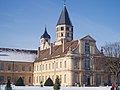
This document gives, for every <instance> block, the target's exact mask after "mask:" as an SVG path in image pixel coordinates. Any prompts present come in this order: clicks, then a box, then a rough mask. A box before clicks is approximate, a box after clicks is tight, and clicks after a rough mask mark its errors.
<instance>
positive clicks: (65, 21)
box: [57, 3, 72, 26]
mask: <svg viewBox="0 0 120 90" xmlns="http://www.w3.org/2000/svg"><path fill="white" fill-rule="evenodd" d="M57 25H70V26H72V23H71V21H70V18H69V14H68V11H67V8H66V5H65V3H64V8H63V10H62V12H61V15H60V18H59V20H58V23H57Z"/></svg>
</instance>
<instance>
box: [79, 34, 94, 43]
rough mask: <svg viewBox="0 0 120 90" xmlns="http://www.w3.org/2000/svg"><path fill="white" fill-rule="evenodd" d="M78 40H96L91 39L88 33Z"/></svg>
mask: <svg viewBox="0 0 120 90" xmlns="http://www.w3.org/2000/svg"><path fill="white" fill-rule="evenodd" d="M80 40H89V41H93V42H96V40H95V39H93V38H92V37H91V36H90V35H87V36H85V37H83V38H81V39H80Z"/></svg>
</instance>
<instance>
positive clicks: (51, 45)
mask: <svg viewBox="0 0 120 90" xmlns="http://www.w3.org/2000/svg"><path fill="white" fill-rule="evenodd" d="M52 48H53V44H52V43H50V55H51V54H52Z"/></svg>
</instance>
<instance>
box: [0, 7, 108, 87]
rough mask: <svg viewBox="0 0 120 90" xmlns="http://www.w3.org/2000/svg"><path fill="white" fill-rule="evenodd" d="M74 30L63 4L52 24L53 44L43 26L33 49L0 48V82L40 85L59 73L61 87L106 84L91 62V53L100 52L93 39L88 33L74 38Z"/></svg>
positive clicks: (92, 60)
mask: <svg viewBox="0 0 120 90" xmlns="http://www.w3.org/2000/svg"><path fill="white" fill-rule="evenodd" d="M74 32H75V31H74V28H73V25H72V22H71V20H70V17H69V13H68V11H67V8H66V6H64V7H63V10H62V12H61V14H60V17H59V20H58V23H57V24H56V41H55V43H54V44H53V43H51V36H50V35H49V34H48V33H47V28H46V27H45V32H44V34H43V35H42V36H41V37H40V47H39V48H38V50H37V51H33V50H19V49H4V48H0V55H1V56H0V81H1V82H0V83H6V81H7V79H11V82H12V83H13V84H14V83H15V82H16V80H17V79H18V78H19V77H22V78H23V80H24V82H25V84H26V85H40V82H41V81H42V82H43V83H44V82H45V81H46V80H47V79H48V78H49V77H50V78H51V79H52V80H53V81H55V78H56V76H59V78H60V81H61V85H62V86H73V85H75V83H80V85H88V86H90V85H103V84H104V83H108V79H106V76H105V75H104V73H103V70H101V69H100V68H99V66H97V65H96V63H95V60H96V58H95V56H97V55H101V51H99V50H98V49H97V46H96V40H95V39H93V38H92V37H91V36H90V35H86V36H84V37H83V38H80V39H78V40H74V39H73V35H74ZM5 53H7V54H5ZM14 54H15V55H14ZM10 56H11V58H10ZM26 66H27V67H26Z"/></svg>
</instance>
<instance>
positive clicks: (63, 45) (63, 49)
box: [62, 38, 65, 52]
mask: <svg viewBox="0 0 120 90" xmlns="http://www.w3.org/2000/svg"><path fill="white" fill-rule="evenodd" d="M62 51H63V52H65V39H64V38H63V43H62Z"/></svg>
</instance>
